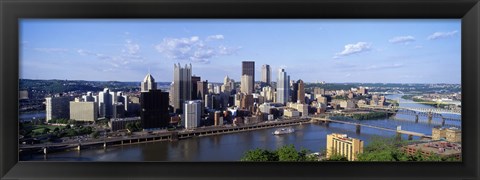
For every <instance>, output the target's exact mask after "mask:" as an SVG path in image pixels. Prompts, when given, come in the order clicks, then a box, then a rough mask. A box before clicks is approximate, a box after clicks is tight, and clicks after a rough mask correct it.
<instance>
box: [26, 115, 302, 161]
mask: <svg viewBox="0 0 480 180" xmlns="http://www.w3.org/2000/svg"><path fill="white" fill-rule="evenodd" d="M309 122H310V119H306V118H305V119H292V120H281V121H267V122H262V123H258V124H252V125H243V126H231V127H208V128H198V129H196V130H182V131H171V132H163V133H152V134H147V135H140V136H138V135H137V136H130V137H127V136H123V137H115V138H106V139H98V140H92V141H84V142H78V143H48V144H47V143H44V144H33V145H24V144H21V145H20V148H19V150H20V152H21V154H25V153H37V154H38V153H44V154H46V153H47V152H48V153H50V152H59V151H68V150H72V149H74V150H81V149H91V148H99V147H103V148H106V147H108V146H123V145H131V144H142V143H149V142H159V141H176V140H182V139H188V138H192V137H203V136H213V135H221V134H231V133H240V132H246V131H254V130H261V129H269V128H276V127H286V126H293V125H299V124H302V123H309Z"/></svg>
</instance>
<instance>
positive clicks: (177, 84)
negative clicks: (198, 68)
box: [173, 63, 192, 114]
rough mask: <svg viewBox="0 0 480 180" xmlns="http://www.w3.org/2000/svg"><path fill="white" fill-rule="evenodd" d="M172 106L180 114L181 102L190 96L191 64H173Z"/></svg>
mask: <svg viewBox="0 0 480 180" xmlns="http://www.w3.org/2000/svg"><path fill="white" fill-rule="evenodd" d="M173 82H174V84H173V94H174V97H173V108H174V111H175V113H177V114H182V112H183V107H184V106H183V104H184V103H185V101H188V100H191V98H192V65H191V64H190V65H185V67H184V68H182V67H181V66H180V63H179V64H178V66H177V65H176V64H174V71H173Z"/></svg>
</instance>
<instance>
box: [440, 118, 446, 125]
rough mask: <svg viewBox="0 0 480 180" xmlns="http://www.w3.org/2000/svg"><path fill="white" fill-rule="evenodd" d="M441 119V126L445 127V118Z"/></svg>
mask: <svg viewBox="0 0 480 180" xmlns="http://www.w3.org/2000/svg"><path fill="white" fill-rule="evenodd" d="M441 117H442V126H445V118H444V117H443V116H441Z"/></svg>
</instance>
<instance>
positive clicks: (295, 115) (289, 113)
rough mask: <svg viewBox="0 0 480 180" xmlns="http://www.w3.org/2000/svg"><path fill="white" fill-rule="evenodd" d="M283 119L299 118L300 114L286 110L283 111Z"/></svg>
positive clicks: (294, 110) (292, 110)
mask: <svg viewBox="0 0 480 180" xmlns="http://www.w3.org/2000/svg"><path fill="white" fill-rule="evenodd" d="M283 116H285V117H300V112H298V111H297V110H296V109H293V108H287V109H285V110H284V111H283Z"/></svg>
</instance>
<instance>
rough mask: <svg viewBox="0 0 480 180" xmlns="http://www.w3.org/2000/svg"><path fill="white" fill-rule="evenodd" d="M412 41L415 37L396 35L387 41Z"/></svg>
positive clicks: (397, 42) (394, 42)
mask: <svg viewBox="0 0 480 180" xmlns="http://www.w3.org/2000/svg"><path fill="white" fill-rule="evenodd" d="M413 41H415V37H413V36H397V37H393V38H392V39H390V40H388V42H390V43H393V44H408V43H410V42H413Z"/></svg>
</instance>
